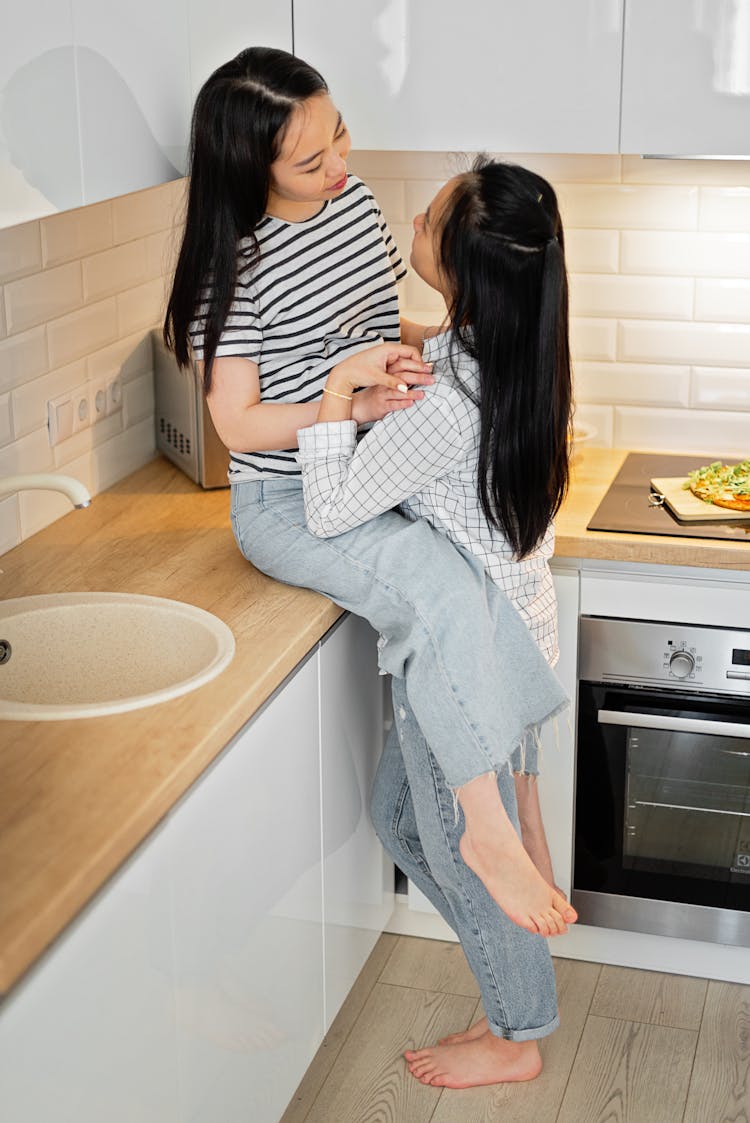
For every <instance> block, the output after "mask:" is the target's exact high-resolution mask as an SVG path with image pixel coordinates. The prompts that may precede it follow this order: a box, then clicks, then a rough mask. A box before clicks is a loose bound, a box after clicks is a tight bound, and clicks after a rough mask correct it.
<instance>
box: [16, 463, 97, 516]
mask: <svg viewBox="0 0 750 1123" xmlns="http://www.w3.org/2000/svg"><path fill="white" fill-rule="evenodd" d="M29 490H32V491H34V490H41V491H61V492H62V493H63V495H67V497H68V499H69V500H70V502H71V503H72V504H73V506H74V507H88V505H89V503H90V502H91V496H90V495H89V493H88V489H87V488H85V487H84V486H83V484H82V483H81V482H80V480H76V479H74V477H73V476H59V475H57V473H55V472H32V473H28V474H27V475H22V476H0V495H8V494H9V492H11V491H29Z"/></svg>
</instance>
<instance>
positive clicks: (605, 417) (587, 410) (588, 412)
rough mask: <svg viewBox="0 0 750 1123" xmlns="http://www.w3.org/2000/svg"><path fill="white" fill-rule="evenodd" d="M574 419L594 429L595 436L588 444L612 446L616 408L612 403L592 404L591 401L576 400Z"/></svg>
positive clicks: (598, 446) (599, 446)
mask: <svg viewBox="0 0 750 1123" xmlns="http://www.w3.org/2000/svg"><path fill="white" fill-rule="evenodd" d="M574 421H575V424H576V425H585V426H586V427H587V428H590V429H593V431H594V436H593V437H592V438H591V440H590V441H587V446H595V447H597V448H612V436H613V433H614V409H613V407H612V406H611V405H592V404H591V403H589V402H576V406H575V414H574Z"/></svg>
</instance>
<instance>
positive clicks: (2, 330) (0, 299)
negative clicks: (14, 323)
mask: <svg viewBox="0 0 750 1123" xmlns="http://www.w3.org/2000/svg"><path fill="white" fill-rule="evenodd" d="M7 334H8V332H7V330H6V327H5V297H4V296H3V286H2V285H0V339H5V337H6V335H7Z"/></svg>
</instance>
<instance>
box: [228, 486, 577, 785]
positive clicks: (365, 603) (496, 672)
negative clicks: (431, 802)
mask: <svg viewBox="0 0 750 1123" xmlns="http://www.w3.org/2000/svg"><path fill="white" fill-rule="evenodd" d="M232 527H233V529H234V534H235V538H236V539H237V543H238V545H239V547H240V550H241V551H242V553H243V554H244V556H245V557H246V558H247V559H248V561H251V562H252V563H253V565H255V566H256V567H257V568H258V569H260V570H261V571H262V572H263V573H267V574H268V575H269V576H271V577H274V578H276V579H277V580H278V581H282V582H284V583H285V584H288V585H299V586H303V587H305V588H308V589H315V590H317V591H318V592H321V593H325V595H326V596H328V597H330V598H331V600H333V601H335V602H336V604H339V605H341V606H342V607H343V608H346V609H349V610H350V611H351V612H353V613H355V614H356V615H357V616H362V617H364V618H365V619H366V620H369V622H370V624H372V626H373V627H374V628H375V630H376V631H378V632H379V633H380V636H381V640H380V643H379V656H378V659H379V664H380V667H381V670H383V671H384V672H388V673H390V674H392V675H393V676H394V677H395V678H402V679H405V683H406V692H407V695H408V699H409V702H410V704H411V707H412V709H413V711H414V714H415V716H416V720H417V722H418V724H419V727H420V729H421V730H422V733H423V734H424V736H425V738H426V740H427V743H428V744H429V746H430V748H431V750H432V752H433V753H434V755H435V757H436V759H437V761H438V763H439V764H440V767H441V769H442V771H443V774H444V776H445V778H446V781H447V783H448V785H449V787H450V788H452V789H455V788H458V787H460V786H461V785H462V784H466V783H468V782H469V781H470V780H473V779H475V777H477V776H480V775H482V774H483V773H486V772H494V771H497V770H498V769H499V768H500V767H502V766H503V765H506V764H507V762H508V761H509V759H510V757H511V755H512V753H513V752H514V750H515V749H516V748H517V747H518V746H519V745H521V744H523V743H528V742H529V739H530V738H529V736H528V735H529V732H530V731H532V730H537V729H538V728H539V727H540V726H541V725H542V724H543V723H544V722H545V721H546V720H547V719H548V718H550V717H552V716H553V715H555V714H556V713H558V712H559V711H560V710H562V709H564V708H565V706H566V705H567V703H568V698H567V696H566V694H565V692H564V690H563V689H562V687H561V685H560V682H559V680H558V679H557V677H556V676H555V674H554V673H553V672H552V670H551V669H550V667H549V666H548V664H547V662H546V660H545V659H544V657H543V655H542V654H541V652H540V651H539V648H538V647H537V645H536V644H535V643H534V641H533V639H532V637H531V634H530V632H529V630H528V628H527V627H526V625H525V624H524V622H523V620H522V619H521V617H520V616H519V614H518V613H517V612H516V610H515V608H514V607H513V605H512V604H511V602H510V601H509V600H508V598H507V597H506V596H505V595H504V593H502V592H501V590H500V589H499V588H498V587H497V585H496V584H495V583H494V582H493V581H492V580H491V579H490V578H489V577H487V575H486V573H485V570H484V567H483V566H482V565H481V563H480V562H479V560H478V559H477V558H475V557H473V556H472V555H471V554H469V553H467V552H465V551H463V550H460V549H459V548H457V547H455V546H454V545H453V544H452V543H451V542H449V540H448V539H447V538H446V537H445V536H444V535H442V534H439V533H438V532H437V531H436V530H434V529H433V528H432V527H431V526H430V525H429V524H428V523H427V522H425V521H424V520H423V519H420V520H418V521H416V522H412V521H410V520H408V519H406V518H404V517H403V516H402V515H400V514H398V513H397V512H395V511H387V512H386V513H385V514H382V515H379V516H378V517H377V518H376V519H372V520H371V521H370V522H368V523H365V524H364V525H363V526H360V527H356V528H355V529H354V530H350V531H347V533H345V534H341V535H339V536H338V537H336V538H328V539H321V538H316V537H315V536H314V535H312V534H310V532H309V531H308V529H307V524H306V522H305V513H304V504H303V498H302V484H301V481H300V480H299V479H292V480H279V479H271V480H266V481H263V482H261V483H255V482H246V483H239V484H233V485H232ZM531 770H532V771H533V770H534V769H531Z"/></svg>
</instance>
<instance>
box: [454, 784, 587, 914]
mask: <svg viewBox="0 0 750 1123" xmlns="http://www.w3.org/2000/svg"><path fill="white" fill-rule="evenodd" d="M458 798H459V801H460V803H461V807H462V809H463V812H464V818H465V821H466V830H465V831H464V834H463V836H462V837H461V840H460V842H459V850H460V852H461V857H462V858H463V860H464V861H465V862H466V865H467V866H468V867H469V868H470V869H471V870H473V871H474V873H475V874H476V875H477V877H478V878H479V880H480V881H481V882H482V884H483V885H484V886H485V888H486V889H487V892H488V893H489V894H490V896H491V897H492V898H493V900H494V901H495V902H496V903H497V904H498V905H499V906H500V908H501V909H502V910H503V912H504V913H506V915H507V916H509V917H510V919H511V920H512V921H513V922H514V923H515V924H518V925H519V927H521V928H525V929H526V931H527V932H534V933H538V934H539V935H541V936H558V935H560V934H561V933H563V932H567V930H568V923H573V922H574V921H575V920H576V918H577V914H576V912H575V909H573V908H572V907H571V906H570V905H569V904H568V902H567V901H566V900H565V898H564V897H562V896H561V895H560V894H559V893H557V892H556V891H555V890H554V889H553V888H552V886H551V885H548V883H547V882H546V881H545V880H544V878H543V877H542V875H541V874H540V873H539V871H538V870H537V868H536V866H535V865H534V863H533V862H532V860H531V858H530V857H529V855H528V854H527V853H526V850H525V849H524V846H523V843H522V842H521V839H520V838H519V837H518V835H517V834H516V832H515V830H514V829H513V824H512V823H511V821H510V819H509V818H508V814H507V812H506V810H505V808H504V807H503V804H502V801H501V799H500V793H499V792H498V789H497V781H496V779H495V774H494V772H486V773H484V774H483V775H482V776H477V777H476V779H474V780H471V781H470V782H469V783H468V784H464V785H463V787H461V788H459V790H458Z"/></svg>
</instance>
